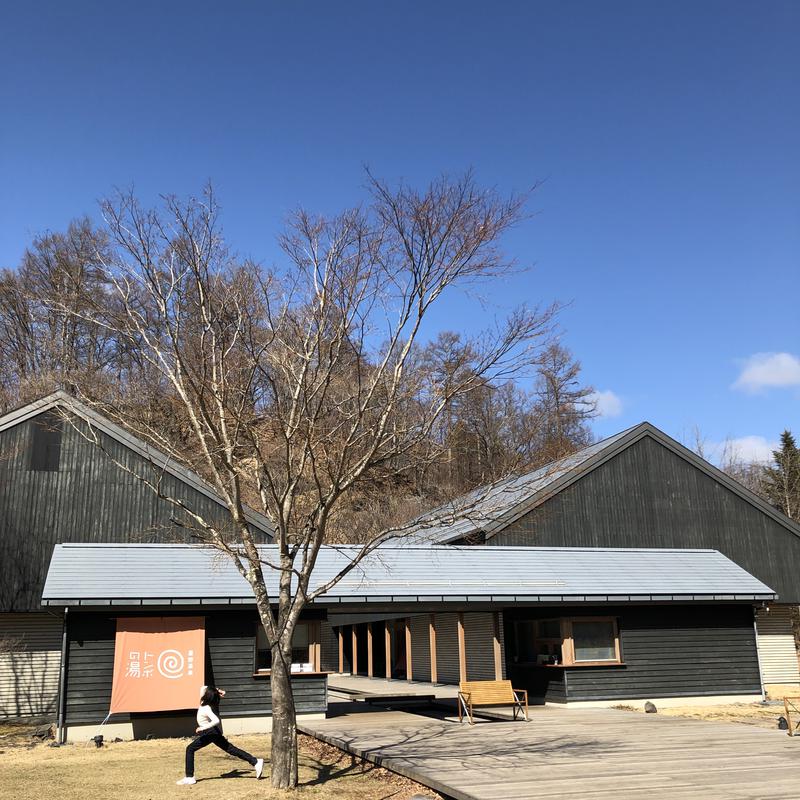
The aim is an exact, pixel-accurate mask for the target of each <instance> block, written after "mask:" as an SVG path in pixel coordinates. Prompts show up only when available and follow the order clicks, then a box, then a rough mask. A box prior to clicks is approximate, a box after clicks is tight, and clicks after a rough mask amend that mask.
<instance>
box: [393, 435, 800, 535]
mask: <svg viewBox="0 0 800 800" xmlns="http://www.w3.org/2000/svg"><path fill="white" fill-rule="evenodd" d="M646 436H649V437H650V438H652V439H654V440H655V441H657V442H658V443H659V444H661V445H662V446H664V447H666V448H668V449H669V450H671V451H672V452H673V453H675V454H676V455H677V456H679V457H680V458H682V459H684V460H685V461H688V462H689V463H690V464H691V465H692V466H694V467H695V468H697V469H699V470H700V471H701V472H703V473H705V474H706V475H708V476H709V477H710V478H712V479H713V480H714V481H716V482H717V483H718V484H721V485H722V486H724V487H725V488H726V489H729V490H730V491H732V492H734V493H735V494H737V495H739V496H740V497H741V498H742V499H744V500H746V501H747V502H748V503H750V504H751V505H753V506H755V507H756V508H758V509H759V510H761V511H762V512H763V513H765V514H767V516H769V517H771V518H772V519H773V520H775V521H776V522H778V523H779V524H780V525H782V526H783V527H784V528H786V529H787V530H788V531H789V532H790V533H792V534H794V535H795V536H800V525H798V524H797V523H796V522H795V521H794V520H791V519H789V518H788V517H787V516H786V515H785V514H782V513H781V512H780V511H778V510H777V509H776V508H774V507H773V506H771V505H770V504H769V503H767V502H766V500H764V499H763V498H761V497H759V496H758V495H756V494H755V493H754V492H752V491H750V490H749V489H748V488H747V487H745V486H743V485H742V484H741V483H739V482H738V481H736V480H734V479H733V478H731V477H730V475H727V474H725V473H724V472H723V471H722V470H720V469H718V468H717V467H715V466H714V465H713V464H710V463H709V462H708V461H706V460H705V459H703V458H701V457H700V456H698V455H697V454H696V453H693V452H692V451H691V450H689V449H688V448H687V447H684V446H683V445H682V444H681V443H680V442H677V441H675V439H673V438H671V437H670V436H667V434H666V433H664V432H663V431H661V430H659V429H658V428H656V427H655V425H652V424H651V423H649V422H640V423H639V424H638V425H634V426H633V427H631V428H627V429H626V430H624V431H621V432H620V433H617V434H615V435H614V436H610V437H608V438H607V439H603V440H602V441H600V442H595V444H592V445H589V446H588V447H585V448H584V449H583V450H579V451H578V452H577V453H573V454H572V455H569V456H566V457H564V458H561V459H559V460H558V461H554V462H552V463H550V464H547V465H545V466H544V467H541V468H539V469H537V470H534V471H533V472H529V473H527V474H526V475H520V476H512V477H510V478H506V479H505V480H502V481H500V482H498V483H496V484H491V485H489V486H482V487H480V488H478V489H475V490H473V491H472V492H470V493H469V494H467V495H464V496H463V497H460V498H458V499H457V500H454V501H453V502H451V503H448V504H447V505H444V506H441V507H439V508H437V509H435V510H434V511H431V512H427V513H425V514H423V515H421V516H420V517H418V518H417V519H416V520H415V521H413V522H411V523H410V524H409V526H407V527H405V528H403V534H404V535H405V531H410V532H411V533H410V535H411V536H412V537H413V539H414V540H415V541H416V542H417V543H420V544H421V543H429V544H447V543H448V542H454V541H459V540H462V539H467V540H469V538H470V537H477V536H479V535H481V534H484V535H485V536H486V538H487V539H489V538H491V537H492V536H493V535H494V534H496V533H499V532H500V531H501V530H503V528H505V527H507V526H508V525H510V524H511V523H512V522H514V521H515V520H517V519H519V518H520V517H521V516H523V515H524V514H527V513H528V512H529V511H531V510H532V509H534V508H535V507H536V506H538V505H540V504H541V503H543V502H544V501H545V500H547V499H548V498H550V497H552V496H553V495H555V494H557V493H558V492H560V491H561V490H562V489H565V488H566V487H567V486H569V485H571V484H572V483H574V482H575V481H577V480H580V478H582V477H583V476H584V475H587V474H588V473H589V472H591V471H592V470H593V469H595V468H596V467H598V466H600V465H601V464H603V463H605V462H606V461H608V460H609V459H611V458H613V457H614V456H615V455H617V453H619V452H621V451H622V450H624V449H625V448H627V447H630V446H631V445H632V444H634V443H635V442H638V441H639V440H640V439H642V438H644V437H646Z"/></svg>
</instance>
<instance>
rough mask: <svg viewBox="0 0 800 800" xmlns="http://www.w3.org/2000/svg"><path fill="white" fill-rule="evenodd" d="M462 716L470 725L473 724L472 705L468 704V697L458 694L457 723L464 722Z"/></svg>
mask: <svg viewBox="0 0 800 800" xmlns="http://www.w3.org/2000/svg"><path fill="white" fill-rule="evenodd" d="M464 714H466V715H467V719H468V720H469V724H470V725H474V724H475V720H474V719H473V718H472V703H470V702H469V695H465V694H462V693H461V692H459V693H458V721H459V722H463V721H464Z"/></svg>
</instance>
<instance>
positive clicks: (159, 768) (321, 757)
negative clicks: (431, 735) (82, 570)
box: [0, 727, 438, 800]
mask: <svg viewBox="0 0 800 800" xmlns="http://www.w3.org/2000/svg"><path fill="white" fill-rule="evenodd" d="M9 734H11V735H9ZM188 741H189V740H188V739H159V740H151V741H141V742H117V743H114V742H110V743H108V744H106V745H104V746H103V747H102V748H100V749H97V748H96V747H95V745H94V744H93V743H91V742H90V743H89V744H72V745H66V746H64V747H49V746H48V744H47V743H36V744H32V743H31V739H30V737H29V733H28V735H25V736H22V735H18V734H15V731H14V729H12V728H9V727H6V728H5V729H3V730H0V775H2V778H0V796H2V797H7V798H9V800H10V799H11V798H14V800H42V798H47V797H54V798H59V800H162V798H186V797H191V798H193V799H194V800H199V799H200V798H216V799H217V800H256V798H279V797H283V798H285V797H287V796H290V797H298V798H308V800H311V799H312V798H315V799H316V798H319V800H328V798H331V799H332V798H336V800H356V798H359V800H361V799H362V798H363V800H389V798H391V800H408V798H410V797H412V796H413V795H414V794H422V795H424V796H427V797H431V798H435V797H438V795H436V794H435V793H434V792H432V791H431V790H429V789H427V788H425V787H422V786H419V784H416V783H414V782H412V781H409V780H407V779H405V778H402V777H400V776H399V775H395V774H394V773H392V772H388V771H387V770H384V769H381V768H380V767H375V766H373V765H371V764H362V763H361V762H359V761H358V760H357V759H354V758H352V757H351V756H349V755H347V754H346V753H342V752H341V751H340V750H337V749H335V748H333V747H329V746H328V745H325V744H322V743H321V742H318V741H316V740H315V739H311V738H309V737H305V736H303V737H301V745H300V783H301V788H300V789H299V790H298V791H297V792H293V793H291V794H290V795H287V794H286V793H283V792H276V791H274V790H273V789H272V788H271V787H270V785H269V765H268V764H267V765H265V768H264V777H263V778H262V779H261V780H260V781H257V780H256V779H255V774H254V772H253V770H252V769H251V768H250V766H249V765H248V764H246V763H244V762H243V761H239V760H238V759H234V758H231V757H230V756H227V755H225V753H223V752H221V751H220V750H218V749H217V748H216V747H214V746H211V747H207V748H205V749H203V750H201V751H200V752H199V753H197V755H196V757H195V777H196V778H197V783H196V784H195V785H194V786H176V785H175V781H176V780H178V779H179V778H181V777H183V753H184V749H185V747H186V744H187V743H188ZM232 741H233V742H234V744H236V745H237V746H238V747H241V748H243V749H244V750H247V751H249V752H251V753H253V754H254V755H256V756H267V757H268V756H269V737H268V736H263V735H262V736H234V737H232Z"/></svg>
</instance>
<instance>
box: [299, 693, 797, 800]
mask: <svg viewBox="0 0 800 800" xmlns="http://www.w3.org/2000/svg"><path fill="white" fill-rule="evenodd" d="M337 707H338V713H339V715H338V716H334V717H331V718H329V719H326V720H319V721H315V722H306V723H303V724H302V725H300V726H299V727H300V729H301V730H302V731H303V732H304V733H308V734H310V735H312V736H316V737H317V738H319V739H322V740H323V741H326V742H328V743H330V744H334V745H336V746H337V747H341V748H342V749H344V750H347V751H350V752H352V753H355V754H357V755H358V756H360V757H362V758H366V759H368V760H369V761H372V762H374V763H378V764H382V765H383V766H385V767H387V768H389V769H391V770H394V771H395V772H399V773H400V774H402V775H405V776H407V777H409V778H413V779H414V780H417V781H419V782H420V783H422V784H425V785H426V786H429V787H431V788H432V789H434V790H436V791H438V792H440V793H442V794H444V795H447V796H449V797H453V798H456V800H513V799H514V798H519V799H520V800H522V799H525V800H527V799H528V798H539V797H541V798H548V800H565V799H566V798H570V800H575V798H579V799H580V800H612V799H613V800H634V799H635V800H642V798H645V800H690V799H691V800H763V799H764V798H770V800H797V798H798V797H800V789H798V785H800V784H798V781H799V780H800V769H799V768H800V737H796V738H790V737H788V736H787V735H786V733H785V732H782V731H778V730H777V729H776V730H775V731H770V730H765V729H762V728H755V727H751V726H748V725H742V724H735V723H719V722H700V721H697V720H690V719H680V718H676V717H663V716H660V715H657V714H647V715H645V714H637V713H633V712H626V711H613V710H611V709H580V710H578V709H557V708H556V709H554V708H550V707H541V706H540V707H536V708H532V709H531V714H530V717H531V721H530V722H527V723H525V722H506V721H480V722H478V723H477V724H476V725H474V726H470V725H467V724H463V725H459V724H458V722H457V721H453V718H452V717H447V718H438V719H437V718H435V717H433V716H422V715H419V714H412V713H407V712H402V711H369V710H365V708H364V706H363V704H354V703H353V704H345V703H342V704H337V703H334V704H332V706H331V710H332V712H333V713H337ZM778 715H779V710H776V714H775V716H776V718H777V716H778Z"/></svg>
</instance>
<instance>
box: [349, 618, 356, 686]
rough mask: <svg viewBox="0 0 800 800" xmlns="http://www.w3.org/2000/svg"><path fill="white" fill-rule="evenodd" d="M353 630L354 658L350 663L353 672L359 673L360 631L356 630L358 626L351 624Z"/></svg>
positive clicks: (354, 673)
mask: <svg viewBox="0 0 800 800" xmlns="http://www.w3.org/2000/svg"><path fill="white" fill-rule="evenodd" d="M351 628H352V631H353V658H352V660H351V663H350V667H351V669H352V674H353V675H357V674H358V631H357V630H356V626H355V625H352V626H351Z"/></svg>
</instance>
